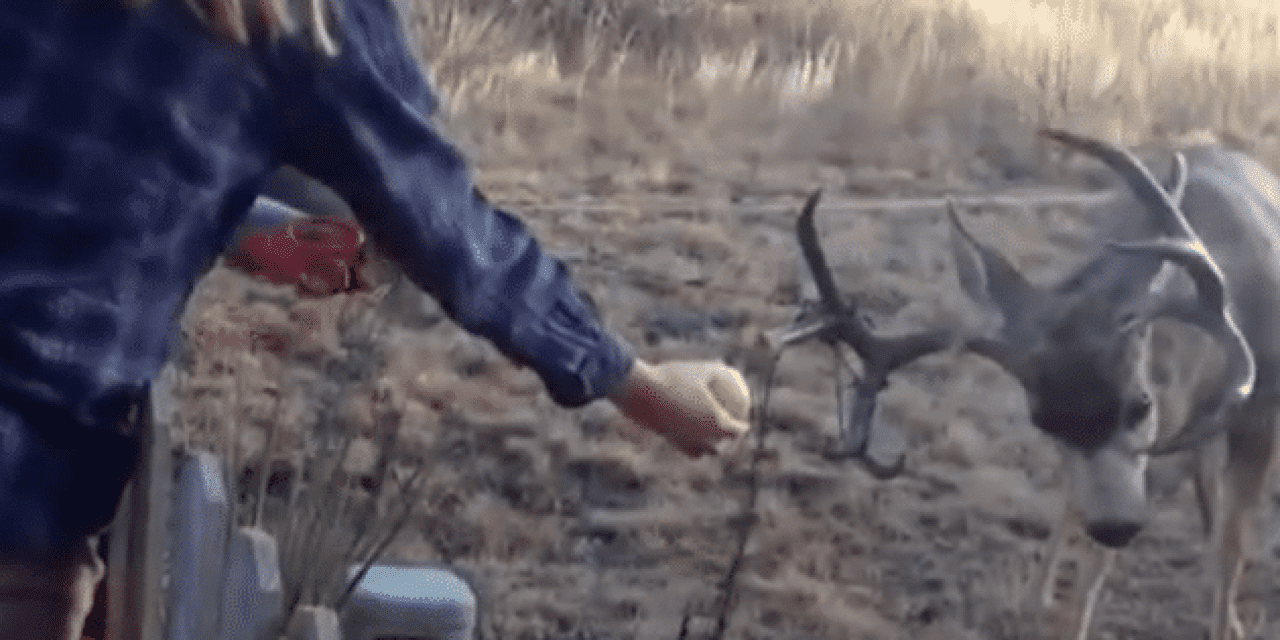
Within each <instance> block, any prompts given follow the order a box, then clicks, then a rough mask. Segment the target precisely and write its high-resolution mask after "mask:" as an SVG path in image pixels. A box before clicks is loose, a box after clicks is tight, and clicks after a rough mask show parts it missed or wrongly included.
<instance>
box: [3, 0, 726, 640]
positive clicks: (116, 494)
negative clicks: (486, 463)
mask: <svg viewBox="0 0 1280 640" xmlns="http://www.w3.org/2000/svg"><path fill="white" fill-rule="evenodd" d="M391 2H392V0H341V1H337V0H334V1H329V0H258V1H254V2H243V1H242V0H184V1H182V2H179V1H178V0H124V1H123V2H122V1H121V0H66V1H50V0H6V2H5V3H3V5H2V6H0V639H5V640H7V639H9V638H19V637H21V638H24V639H32V638H58V639H63V638H70V639H73V640H75V639H78V638H79V637H80V631H81V625H82V623H83V618H84V615H85V612H86V611H87V609H88V607H89V603H90V601H91V598H92V594H93V591H94V588H95V585H96V584H97V583H98V582H99V581H100V579H101V576H102V573H103V568H102V562H101V560H100V559H99V558H98V556H97V554H96V552H95V549H94V546H95V534H96V533H97V532H99V531H100V530H101V529H102V528H103V527H104V526H106V525H107V524H108V523H109V522H110V520H111V518H112V515H113V513H114V511H115V509H116V506H117V504H118V502H119V499H120V495H121V492H122V490H123V487H124V486H125V484H126V483H127V482H128V480H129V478H130V477H131V475H132V473H133V470H134V467H135V465H136V460H137V450H138V446H137V438H136V437H135V436H136V434H137V433H138V432H139V431H138V430H139V429H140V428H142V424H143V423H144V422H145V419H146V416H147V414H148V413H149V411H148V410H147V393H148V385H149V381H150V380H151V378H152V377H153V376H154V375H155V374H156V372H157V371H158V370H159V368H160V366H161V365H162V363H163V361H164V359H165V357H166V346H167V345H168V344H169V342H170V336H171V335H172V331H173V325H174V319H175V316H176V315H177V314H178V313H179V312H180V310H181V308H182V305H183V303H184V301H185V298H186V296H187V295H188V294H189V293H190V290H191V288H192V286H193V284H194V282H195V280H196V278H197V277H198V276H199V275H200V274H201V273H202V271H203V270H204V269H206V268H208V266H209V265H210V264H212V261H213V259H214V258H215V256H216V255H217V254H218V252H219V251H220V250H221V249H222V248H223V247H224V246H225V245H226V244H227V242H228V239H229V238H230V237H231V235H232V234H233V232H234V230H235V228H236V225H237V224H238V222H239V221H240V220H241V219H242V218H243V216H244V215H245V212H246V210H247V209H248V208H249V207H250V205H251V203H252V202H253V201H254V198H255V194H256V193H257V191H258V189H259V188H260V186H261V184H262V181H263V180H264V178H265V176H267V175H268V174H269V173H270V172H271V171H272V170H273V169H275V168H276V167H278V166H281V165H285V164H287V165H292V166H295V167H297V168H298V169H300V170H302V171H303V172H305V173H306V174H308V175H311V176H314V177H316V178H317V179H319V180H321V181H323V182H324V183H326V184H327V185H328V186H330V187H331V188H332V189H334V190H335V191H336V192H337V193H338V194H339V195H340V196H341V197H342V198H343V199H344V200H345V201H347V202H348V203H349V204H350V205H351V207H352V209H353V210H354V211H355V212H356V213H357V216H358V218H359V222H360V224H361V226H362V227H363V228H364V230H365V231H367V232H368V233H369V234H370V236H371V237H372V238H373V239H374V240H375V241H376V242H377V244H378V245H379V247H380V248H381V250H382V251H384V252H385V253H386V254H387V255H388V256H389V257H390V258H391V259H393V260H394V261H395V262H397V263H398V265H399V266H400V267H401V268H402V269H403V270H404V272H405V273H406V274H407V276H408V277H409V278H410V279H411V280H412V281H413V282H414V283H415V284H417V285H418V286H420V287H421V288H422V289H424V290H425V291H426V292H428V293H429V294H431V295H432V296H434V297H435V298H436V299H437V300H438V301H439V302H440V305H441V307H442V308H443V309H444V310H445V312H446V313H447V314H448V315H449V316H450V317H451V318H452V319H453V320H454V321H455V322H457V323H458V324H459V325H460V326H462V327H463V328H464V329H466V330H468V331H470V332H472V333H475V334H477V335H480V336H483V337H484V338H486V339H488V340H489V341H491V342H492V343H493V344H494V345H495V346H496V347H497V348H498V349H499V350H500V351H501V352H502V353H503V354H505V355H506V356H507V357H509V358H510V359H512V360H513V361H515V362H517V363H520V364H523V365H527V366H529V367H531V368H532V369H533V370H534V371H536V372H537V373H538V375H539V376H540V377H541V379H542V381H543V382H544V384H545V387H546V389H547V391H548V392H549V394H550V395H551V397H552V398H553V399H554V400H555V401H556V402H557V403H559V404H561V405H563V406H566V407H577V406H581V405H584V404H586V403H588V402H591V401H593V400H596V399H603V398H607V399H609V400H611V401H612V402H613V403H614V404H616V405H617V406H618V408H619V409H620V411H621V412H622V413H623V414H624V415H626V416H628V417H630V418H631V419H633V420H635V421H636V422H638V423H640V424H641V425H644V426H645V427H647V428H649V429H652V430H654V431H656V432H658V433H660V434H662V435H663V436H665V437H666V438H667V439H668V440H669V441H670V442H672V443H673V444H674V445H675V446H676V447H677V448H679V449H680V450H681V451H683V452H685V453H687V454H689V455H692V456H700V455H704V454H711V453H715V452H716V451H717V447H718V446H722V445H723V444H725V443H726V442H731V441H733V440H734V439H735V438H739V437H741V436H742V435H743V434H744V433H745V432H746V431H747V422H746V414H745V407H746V406H747V398H748V396H747V395H746V387H745V385H744V383H743V380H742V377H741V375H740V374H739V373H738V372H737V371H735V370H733V369H732V368H730V367H727V366H725V365H723V364H721V363H717V362H666V363H661V364H652V363H648V362H645V361H644V360H642V359H640V358H638V357H637V356H636V354H635V353H634V352H633V351H632V350H631V349H630V347H629V346H628V345H627V344H626V342H625V341H624V340H622V339H621V338H620V337H618V336H616V335H614V334H613V333H611V332H610V331H609V330H607V329H606V328H605V327H604V326H603V325H602V324H601V323H600V321H599V320H598V319H597V318H595V317H594V315H593V314H592V313H591V311H590V309H589V307H588V305H587V304H585V303H584V301H583V296H582V295H581V294H580V292H579V291H578V290H577V288H576V286H575V285H574V284H573V282H572V280H571V277H570V275H569V274H568V272H567V270H566V268H565V266H564V265H563V264H561V263H560V262H558V261H556V260H555V259H553V258H552V257H550V256H549V255H548V254H546V253H545V252H544V251H543V250H542V249H541V248H540V246H539V245H538V243H537V242H536V241H535V240H534V239H533V238H532V236H531V235H530V233H529V232H528V230H527V229H526V227H525V226H523V225H522V224H521V223H520V222H519V221H518V220H517V219H516V218H515V217H513V216H512V215H510V214H509V213H507V212H504V211H502V210H500V209H498V208H495V207H493V206H491V205H490V204H488V203H486V202H485V201H484V199H483V198H482V197H480V196H479V194H478V193H477V192H476V191H475V189H474V188H473V183H472V180H471V178H470V176H469V174H468V169H467V167H466V165H465V162H464V160H463V158H462V157H461V156H460V154H459V153H458V152H457V151H456V150H455V148H454V147H453V146H451V145H450V144H449V143H448V142H447V141H445V140H444V139H442V137H441V136H440V135H439V134H438V133H437V131H436V129H435V128H434V127H433V126H432V116H433V110H434V108H435V101H434V98H433V95H432V93H431V91H430V89H429V87H428V84H427V82H426V80H425V78H424V77H423V75H422V73H421V71H420V69H419V67H418V64H417V61H416V60H415V58H414V56H413V55H412V54H411V51H410V49H409V48H408V46H407V44H406V41H405V39H404V35H403V31H402V28H401V25H400V22H399V19H400V17H399V15H398V13H397V9H396V7H395V6H393V5H392V4H391Z"/></svg>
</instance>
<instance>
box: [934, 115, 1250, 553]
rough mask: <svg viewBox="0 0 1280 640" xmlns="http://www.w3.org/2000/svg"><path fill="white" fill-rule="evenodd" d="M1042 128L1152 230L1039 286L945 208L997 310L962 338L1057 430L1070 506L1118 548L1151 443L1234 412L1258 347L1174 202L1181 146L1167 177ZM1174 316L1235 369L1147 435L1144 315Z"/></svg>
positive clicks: (1152, 419)
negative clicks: (1108, 174) (1104, 175)
mask: <svg viewBox="0 0 1280 640" xmlns="http://www.w3.org/2000/svg"><path fill="white" fill-rule="evenodd" d="M1042 133H1043V135H1045V136H1046V137H1049V138H1051V139H1054V140H1058V141H1060V142H1063V143H1064V144H1066V145H1068V146H1070V147H1072V148H1075V149H1079V150H1081V151H1084V152H1086V153H1088V154H1090V155H1092V156H1094V157H1097V158H1098V159H1100V160H1102V161H1103V162H1104V163H1106V164H1107V165H1108V166H1109V167H1111V168H1112V169H1113V170H1115V171H1116V172H1117V173H1118V174H1119V175H1120V176H1121V177H1122V178H1123V179H1124V180H1125V182H1126V184H1127V185H1128V186H1129V187H1130V189H1132V191H1133V192H1134V194H1135V195H1136V196H1137V198H1138V202H1139V203H1141V204H1142V206H1143V208H1144V209H1145V211H1141V212H1126V213H1127V214H1129V215H1145V216H1147V217H1148V220H1149V225H1148V226H1149V228H1150V229H1152V230H1153V231H1154V232H1155V237H1152V238H1149V239H1144V240H1139V241H1135V242H1124V243H1122V242H1108V243H1106V245H1105V246H1104V247H1103V248H1102V250H1101V251H1100V252H1099V253H1098V254H1097V255H1096V256H1094V257H1093V258H1092V259H1091V260H1088V261H1087V262H1086V263H1085V264H1084V265H1083V266H1082V267H1081V268H1079V269H1078V270H1076V271H1075V272H1073V273H1072V274H1070V275H1069V276H1068V277H1067V278H1065V279H1064V280H1062V281H1061V282H1060V283H1058V284H1056V285H1054V286H1050V287H1040V286H1036V285H1034V284H1032V283H1031V282H1029V281H1028V280H1027V279H1026V278H1025V277H1023V275H1022V274H1021V273H1019V272H1018V270H1017V269H1016V268H1015V267H1014V266H1013V265H1012V264H1011V263H1010V262H1009V261H1007V260H1006V259H1004V258H1003V257H1002V256H1000V255H999V254H998V253H996V252H995V251H994V250H992V249H991V248H989V247H986V246H984V245H982V244H981V243H979V242H978V241H977V240H976V239H974V238H973V237H972V236H971V235H970V234H969V233H968V232H967V231H966V230H965V229H964V226H963V225H962V224H961V222H960V218H959V215H958V213H957V212H956V210H955V208H954V207H949V208H948V217H949V219H950V221H951V226H952V230H953V233H952V250H953V253H954V254H955V259H956V268H957V273H958V275H959V279H960V283H961V287H962V288H963V290H964V291H965V293H966V294H967V295H968V296H969V297H970V298H971V299H973V300H974V301H975V302H977V303H978V304H979V305H981V306H984V307H986V308H987V309H988V310H991V311H993V312H995V313H996V314H997V315H998V316H999V317H1000V318H1001V320H1002V322H1001V323H1000V326H999V329H997V330H996V331H993V332H991V334H990V335H983V336H977V337H972V336H971V337H967V338H966V344H965V346H966V348H967V349H968V350H970V351H972V352H974V353H977V354H979V355H982V356H984V357H987V358H989V359H991V360H992V361H994V362H996V363H997V364H998V365H1000V366H1001V367H1002V368H1003V369H1004V370H1005V371H1007V372H1008V373H1009V374H1010V375H1012V376H1013V377H1014V378H1015V379H1016V380H1017V381H1018V383H1019V384H1020V385H1021V386H1022V387H1023V389H1024V390H1025V392H1026V396H1027V405H1028V409H1029V411H1030V414H1031V419H1032V422H1033V423H1034V424H1035V426H1036V427H1038V428H1039V429H1041V430H1042V431H1044V432H1045V433H1047V434H1049V435H1050V436H1052V437H1054V438H1055V439H1057V440H1058V441H1059V442H1061V443H1062V444H1063V445H1064V447H1063V451H1064V454H1065V456H1066V458H1067V461H1068V465H1069V466H1070V467H1072V469H1071V472H1072V474H1073V477H1074V479H1075V482H1074V483H1073V484H1074V485H1075V486H1076V490H1077V492H1078V493H1077V496H1076V499H1077V501H1078V505H1079V506H1080V508H1081V510H1082V512H1083V513H1084V517H1085V522H1086V526H1087V528H1088V529H1089V532H1090V534H1091V535H1092V537H1093V538H1094V539H1095V540H1097V541H1098V542H1099V543H1101V544H1104V545H1108V546H1122V545H1124V544H1125V543H1127V542H1128V540H1129V539H1130V538H1131V537H1132V536H1133V535H1134V534H1136V533H1137V531H1138V530H1139V529H1140V528H1141V523H1142V514H1143V512H1144V511H1145V507H1146V494H1145V486H1144V485H1145V478H1144V471H1145V469H1146V464H1147V459H1148V455H1150V454H1152V453H1164V452H1171V451H1176V450H1180V449H1185V448H1188V447H1191V446H1195V445H1196V444H1199V443H1200V442H1202V441H1203V440H1205V439H1207V438H1208V437H1211V436H1212V435H1214V434H1215V433H1217V432H1219V431H1220V430H1221V429H1223V428H1224V427H1225V425H1226V424H1228V423H1229V422H1230V420H1229V414H1231V413H1232V412H1234V411H1236V410H1238V408H1239V406H1240V404H1241V403H1242V402H1243V400H1244V398H1245V397H1246V396H1247V395H1248V394H1249V393H1250V392H1251V390H1252V386H1253V377H1254V364H1253V356H1252V351H1251V350H1250V349H1249V346H1248V344H1247V343H1246V342H1245V341H1244V338H1243V336H1242V335H1241V333H1240V331H1239V329H1238V328H1237V327H1236V324H1235V322H1234V320H1233V318H1232V316H1231V313H1230V305H1229V301H1228V300H1227V296H1226V285H1225V282H1224V279H1223V276H1222V272H1221V270H1220V269H1219V268H1218V266H1217V264H1216V263H1215V262H1214V261H1213V258H1212V257H1211V256H1210V255H1209V254H1208V252H1207V251H1206V250H1205V248H1204V245H1203V244H1202V243H1201V241H1200V239H1199V237H1198V236H1197V235H1196V233H1195V232H1194V230H1192V228H1191V226H1190V225H1189V224H1188V223H1187V221H1186V218H1185V217H1184V216H1183V214H1182V212H1181V211H1180V209H1179V203H1180V200H1181V197H1182V193H1183V191H1184V188H1185V185H1186V178H1187V168H1186V160H1185V158H1183V157H1182V156H1181V155H1180V154H1179V155H1177V156H1176V161H1175V170H1174V184H1173V186H1172V187H1171V188H1170V189H1165V188H1164V187H1163V186H1162V185H1161V184H1160V183H1159V182H1158V181H1157V180H1156V179H1155V178H1154V176H1152V174H1151V173H1150V172H1149V171H1148V170H1147V169H1146V167H1145V166H1143V165H1142V164H1141V162H1139V161H1138V160H1137V158H1136V157H1134V156H1133V155H1132V154H1130V153H1129V152H1128V151H1126V150H1124V149H1121V148H1118V147H1115V146H1112V145H1108V144H1106V143H1102V142H1099V141H1096V140H1092V139H1087V138H1082V137H1078V136H1075V135H1073V134H1069V133H1065V132H1060V131H1045V132H1042ZM1166 263H1169V264H1173V265H1176V266H1178V267H1181V268H1183V269H1185V270H1186V272H1187V273H1188V274H1189V275H1190V276H1191V278H1192V280H1193V281H1194V283H1195V285H1196V292H1197V295H1196V297H1195V299H1192V300H1187V299H1183V298H1175V297H1171V296H1170V295H1168V294H1166V293H1165V287H1162V286H1159V281H1158V276H1159V275H1160V274H1161V273H1162V271H1163V270H1164V268H1165V264H1166ZM1160 317H1168V318H1172V319H1175V320H1179V321H1183V322H1189V323H1192V324H1195V325H1196V326H1199V327H1201V328H1202V329H1204V330H1205V331H1207V332H1209V333H1210V334H1211V335H1213V336H1214V337H1215V338H1217V339H1218V340H1219V341H1220V342H1221V344H1222V346H1223V348H1224V349H1226V351H1227V353H1228V358H1229V361H1230V362H1231V365H1230V370H1231V372H1232V374H1231V375H1230V376H1228V379H1227V381H1226V382H1224V384H1223V388H1222V390H1221V391H1222V392H1221V393H1218V394H1214V395H1212V396H1211V397H1210V398H1209V399H1208V400H1207V401H1206V402H1204V403H1202V404H1201V405H1199V406H1197V407H1196V408H1195V409H1194V410H1193V412H1192V415H1191V419H1190V420H1189V421H1188V425H1189V426H1188V427H1187V428H1185V429H1184V430H1182V431H1181V432H1179V433H1177V434H1174V435H1173V436H1172V437H1170V438H1168V439H1166V440H1164V441H1162V442H1155V441H1154V439H1155V437H1156V424H1157V415H1156V411H1157V410H1158V407H1155V406H1153V404H1152V400H1151V385H1150V382H1149V381H1148V380H1147V369H1148V363H1147V360H1148V354H1149V344H1148V337H1149V327H1150V322H1151V321H1152V320H1154V319H1156V318H1160Z"/></svg>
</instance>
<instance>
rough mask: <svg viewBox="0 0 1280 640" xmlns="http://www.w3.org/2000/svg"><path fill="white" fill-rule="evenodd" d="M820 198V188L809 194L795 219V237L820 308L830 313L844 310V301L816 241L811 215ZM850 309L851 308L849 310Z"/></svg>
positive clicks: (839, 312)
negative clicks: (816, 290) (820, 299)
mask: <svg viewBox="0 0 1280 640" xmlns="http://www.w3.org/2000/svg"><path fill="white" fill-rule="evenodd" d="M821 199H822V190H821V189H818V190H817V191H814V192H813V193H812V194H810V195H809V197H808V199H806V200H805V202H804V208H803V209H801V210H800V217H799V218H797V219H796V237H797V238H798V239H799V241H800V252H801V253H802V254H803V255H804V261H805V263H806V264H808V265H809V273H810V274H812V275H813V283H814V285H816V286H817V287H818V295H819V296H820V297H821V298H822V308H823V311H826V312H827V313H830V314H841V313H843V312H845V304H844V301H843V300H841V299H840V289H838V288H837V287H836V279H835V276H834V275H832V273H831V267H830V266H829V265H828V264H827V258H826V255H825V254H824V253H823V252H822V245H821V244H820V243H819V242H818V229H817V227H816V226H815V225H814V222H813V216H814V213H816V212H817V210H818V201H819V200H821ZM851 311H852V310H851Z"/></svg>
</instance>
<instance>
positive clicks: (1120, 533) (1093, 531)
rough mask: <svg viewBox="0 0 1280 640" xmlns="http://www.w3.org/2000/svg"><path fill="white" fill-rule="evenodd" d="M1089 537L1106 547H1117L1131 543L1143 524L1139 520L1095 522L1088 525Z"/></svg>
mask: <svg viewBox="0 0 1280 640" xmlns="http://www.w3.org/2000/svg"><path fill="white" fill-rule="evenodd" d="M1088 530H1089V537H1090V538H1093V539H1094V541H1096V542H1097V543H1098V544H1100V545H1102V546H1104V547H1110V548H1112V549H1117V548H1120V547H1123V546H1125V545H1127V544H1129V541H1130V540H1132V539H1133V537H1134V536H1136V535H1138V531H1141V530H1142V525H1141V524H1139V523H1137V522H1095V523H1093V524H1090V525H1089V527H1088Z"/></svg>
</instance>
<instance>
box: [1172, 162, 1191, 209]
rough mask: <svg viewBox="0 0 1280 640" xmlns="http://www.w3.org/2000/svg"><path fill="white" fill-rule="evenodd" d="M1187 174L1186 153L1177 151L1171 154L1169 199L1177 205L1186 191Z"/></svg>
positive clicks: (1179, 204) (1180, 202)
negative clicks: (1171, 174) (1171, 184)
mask: <svg viewBox="0 0 1280 640" xmlns="http://www.w3.org/2000/svg"><path fill="white" fill-rule="evenodd" d="M1187 176H1188V170H1187V155H1186V154H1184V153H1182V152H1181V151H1178V152H1176V153H1174V154H1173V189H1172V190H1171V191H1169V200H1171V201H1173V203H1174V204H1176V205H1178V206H1182V197H1183V196H1184V195H1186V193H1187Z"/></svg>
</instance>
